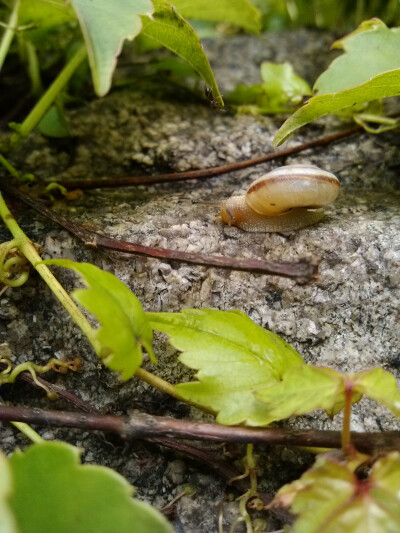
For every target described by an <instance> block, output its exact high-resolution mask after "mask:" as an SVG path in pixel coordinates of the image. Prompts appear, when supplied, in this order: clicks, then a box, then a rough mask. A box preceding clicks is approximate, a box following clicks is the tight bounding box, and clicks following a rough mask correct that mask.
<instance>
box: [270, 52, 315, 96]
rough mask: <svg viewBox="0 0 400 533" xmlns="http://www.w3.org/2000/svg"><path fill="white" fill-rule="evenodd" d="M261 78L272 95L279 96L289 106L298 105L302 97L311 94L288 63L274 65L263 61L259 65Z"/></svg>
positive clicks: (307, 86) (309, 89)
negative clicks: (288, 103) (289, 104)
mask: <svg viewBox="0 0 400 533" xmlns="http://www.w3.org/2000/svg"><path fill="white" fill-rule="evenodd" d="M261 77H262V79H263V81H264V86H265V88H266V89H267V90H268V91H269V92H270V93H271V94H272V95H276V96H278V95H279V94H281V95H282V98H285V100H286V101H287V102H290V103H291V104H298V103H300V102H301V99H302V97H303V96H305V95H307V94H311V87H310V86H309V85H308V83H307V82H306V81H305V80H303V78H301V77H300V76H298V75H297V74H296V73H295V71H294V70H293V67H292V65H291V64H290V63H288V62H285V63H282V64H276V63H270V62H268V61H264V62H263V63H261Z"/></svg>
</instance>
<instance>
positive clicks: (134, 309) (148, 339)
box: [44, 259, 156, 380]
mask: <svg viewBox="0 0 400 533" xmlns="http://www.w3.org/2000/svg"><path fill="white" fill-rule="evenodd" d="M44 263H46V264H47V265H57V266H62V267H65V268H70V269H72V270H75V272H78V273H79V274H80V275H81V276H82V277H83V279H84V281H85V282H86V283H87V285H88V287H89V288H88V289H78V290H75V291H73V292H72V293H71V296H72V298H73V299H74V300H75V301H76V302H77V303H79V304H81V305H83V306H84V307H85V308H86V309H87V310H88V311H89V312H90V313H92V314H93V315H95V316H96V318H97V320H98V321H99V323H100V325H101V327H100V328H99V329H98V330H97V333H96V340H97V341H98V342H99V348H98V349H97V350H96V351H97V355H98V356H99V357H101V358H102V360H103V362H104V363H105V364H106V366H107V367H108V368H110V369H111V370H115V371H117V372H121V378H122V379H124V380H126V379H129V378H130V377H132V376H133V374H134V373H135V372H136V370H137V369H138V368H139V366H140V365H141V364H142V346H143V347H144V348H145V349H146V352H147V353H148V354H149V356H150V358H151V360H152V361H153V363H156V358H155V355H154V352H153V348H152V339H153V333H152V330H151V328H150V325H149V322H148V320H147V318H146V316H145V313H144V311H143V309H142V306H141V304H140V302H139V300H138V299H137V298H136V296H135V295H134V294H133V293H132V292H131V291H130V290H129V289H128V287H127V286H126V285H124V284H123V283H122V282H121V281H119V279H117V278H116V277H115V276H113V274H111V273H110V272H105V271H104V270H101V269H100V268H97V267H96V266H94V265H91V264H90V263H75V262H74V261H69V260H67V259H50V260H47V261H44Z"/></svg>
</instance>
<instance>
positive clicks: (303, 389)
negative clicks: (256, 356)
mask: <svg viewBox="0 0 400 533" xmlns="http://www.w3.org/2000/svg"><path fill="white" fill-rule="evenodd" d="M255 396H256V397H257V398H258V400H260V401H262V402H263V403H265V407H266V420H267V423H268V424H270V423H271V422H274V421H276V420H282V419H284V418H288V417H290V416H294V415H300V414H304V413H309V412H311V411H314V410H315V409H324V410H326V411H328V412H329V413H331V412H333V413H335V412H338V411H339V410H340V409H341V408H342V407H343V403H344V376H342V375H341V374H340V373H339V372H335V371H334V370H331V369H329V368H316V367H313V366H309V365H303V366H301V367H297V368H291V369H289V370H288V371H287V372H285V374H284V375H283V378H282V381H280V382H279V383H276V384H273V385H272V386H269V387H268V388H265V389H263V390H258V391H256V392H255ZM359 399H360V398H358V400H359Z"/></svg>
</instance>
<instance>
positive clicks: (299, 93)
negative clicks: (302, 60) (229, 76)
mask: <svg viewBox="0 0 400 533" xmlns="http://www.w3.org/2000/svg"><path fill="white" fill-rule="evenodd" d="M261 76H262V78H263V80H264V83H262V84H256V85H253V86H251V87H247V86H246V85H238V86H237V87H236V88H235V90H234V91H233V92H232V93H231V94H230V95H229V96H228V100H229V101H230V102H232V103H233V104H236V105H246V106H248V105H251V106H256V107H257V110H258V113H261V114H267V113H270V114H275V113H287V112H289V111H292V110H293V109H294V106H295V105H297V104H299V103H300V102H301V101H302V99H303V96H304V95H307V94H311V88H310V86H309V85H308V83H307V82H306V81H305V80H303V79H302V78H300V76H298V75H297V74H296V73H295V72H294V70H293V67H292V65H291V64H290V63H282V64H276V63H269V62H267V61H266V62H264V63H262V64H261ZM239 111H241V109H240V108H239Z"/></svg>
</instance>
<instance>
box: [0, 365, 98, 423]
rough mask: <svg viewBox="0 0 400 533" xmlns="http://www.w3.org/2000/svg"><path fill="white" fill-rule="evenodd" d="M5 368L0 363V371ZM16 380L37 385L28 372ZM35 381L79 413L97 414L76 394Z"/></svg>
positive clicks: (95, 410)
mask: <svg viewBox="0 0 400 533" xmlns="http://www.w3.org/2000/svg"><path fill="white" fill-rule="evenodd" d="M6 368H7V364H6V363H0V371H2V370H5V369H6ZM17 379H18V380H21V381H25V382H26V383H29V384H30V385H32V386H33V387H37V384H36V383H35V381H34V379H33V378H32V376H31V374H30V373H29V372H21V373H20V374H18V377H17ZM36 380H37V381H38V382H39V383H41V384H42V385H44V386H45V387H46V389H48V390H49V391H50V392H55V393H56V394H57V396H59V397H60V398H62V399H63V400H65V401H66V402H68V403H70V404H71V405H73V406H74V407H76V408H77V409H79V410H80V411H84V412H86V413H97V412H98V411H97V409H95V408H94V407H92V406H91V405H89V404H88V403H87V402H84V401H83V400H81V398H79V397H78V396H76V394H73V393H72V392H69V391H67V390H65V389H63V388H62V387H59V386H58V385H55V384H54V383H50V382H49V381H46V380H45V379H43V378H41V377H39V376H36Z"/></svg>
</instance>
